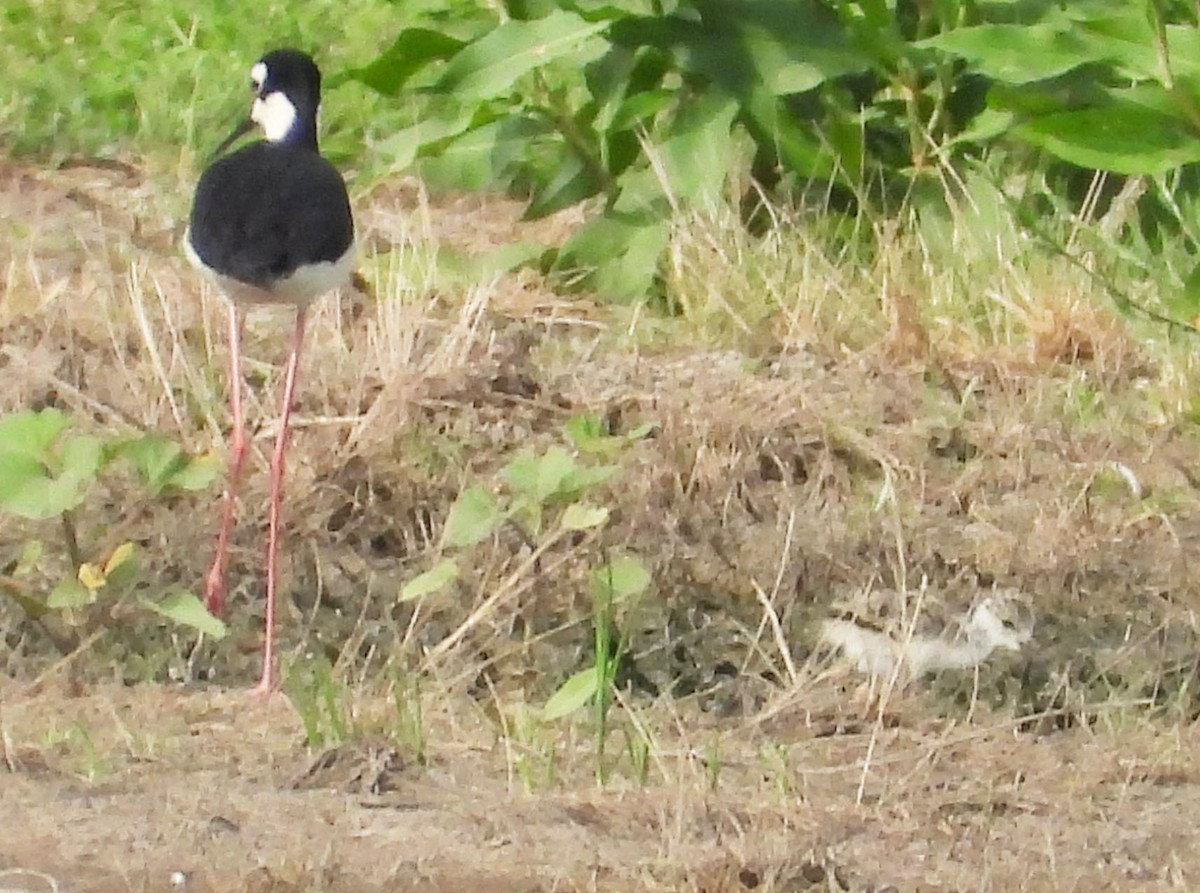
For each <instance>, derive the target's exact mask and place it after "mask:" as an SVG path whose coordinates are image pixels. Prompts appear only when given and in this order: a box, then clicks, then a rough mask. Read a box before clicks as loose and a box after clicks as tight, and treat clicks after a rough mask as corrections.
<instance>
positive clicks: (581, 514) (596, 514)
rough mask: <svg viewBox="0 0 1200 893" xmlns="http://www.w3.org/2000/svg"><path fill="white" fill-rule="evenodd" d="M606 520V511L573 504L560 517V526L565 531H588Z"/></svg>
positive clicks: (594, 506)
mask: <svg viewBox="0 0 1200 893" xmlns="http://www.w3.org/2000/svg"><path fill="white" fill-rule="evenodd" d="M607 520H608V509H606V508H603V507H601V506H596V505H587V504H586V503H582V502H573V503H571V504H570V505H569V506H567V509H566V511H564V512H563V515H562V522H561V523H562V526H563V527H565V528H566V529H567V530H590V529H591V528H593V527H599V526H600V525H601V524H603V523H604V522H605V521H607Z"/></svg>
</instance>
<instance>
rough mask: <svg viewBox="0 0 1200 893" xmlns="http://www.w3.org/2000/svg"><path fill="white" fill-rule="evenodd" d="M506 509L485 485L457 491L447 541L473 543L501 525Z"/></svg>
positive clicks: (467, 544) (456, 544)
mask: <svg viewBox="0 0 1200 893" xmlns="http://www.w3.org/2000/svg"><path fill="white" fill-rule="evenodd" d="M503 520H504V513H503V512H502V511H501V510H500V506H499V505H498V504H497V503H496V499H495V497H494V496H492V494H491V493H489V492H488V491H487V490H484V489H483V488H482V487H468V488H467V489H466V490H463V491H462V493H460V494H459V495H458V499H456V500H455V501H454V505H453V506H451V507H450V516H449V517H448V518H447V519H446V543H447V544H448V545H451V546H460V547H461V546H473V545H475V543H478V542H480V541H482V540H484V539H486V538H487V537H489V536H491V534H492V532H493V531H494V530H495V529H496V528H497V527H499V526H500V523H501V522H502V521H503Z"/></svg>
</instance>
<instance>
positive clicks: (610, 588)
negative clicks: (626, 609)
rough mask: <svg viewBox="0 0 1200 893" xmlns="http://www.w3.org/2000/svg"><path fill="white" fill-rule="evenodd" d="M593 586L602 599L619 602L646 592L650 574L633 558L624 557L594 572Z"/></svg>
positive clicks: (615, 559)
mask: <svg viewBox="0 0 1200 893" xmlns="http://www.w3.org/2000/svg"><path fill="white" fill-rule="evenodd" d="M592 584H593V586H594V587H595V589H596V591H597V593H599V594H600V595H601V596H602V597H605V598H606V599H607V600H610V601H616V602H619V601H623V600H624V599H627V598H630V597H632V596H635V595H640V594H641V593H643V592H645V591H646V588H647V587H648V586H649V585H650V572H649V571H647V570H646V568H645V567H643V566H642V563H641V562H640V561H638V560H637V559H636V558H634V557H633V556H631V555H622V556H620V557H618V558H614V559H613V560H612V561H610V562H608V563H607V564H604V565H601V566H600V567H598V568H596V569H595V570H593V571H592Z"/></svg>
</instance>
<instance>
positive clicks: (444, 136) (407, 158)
mask: <svg viewBox="0 0 1200 893" xmlns="http://www.w3.org/2000/svg"><path fill="white" fill-rule="evenodd" d="M474 115H475V109H474V107H472V106H469V105H465V104H447V103H442V104H440V105H439V106H438V108H437V109H436V110H435V111H434V112H433V113H431V114H429V115H425V116H422V117H421V118H420V120H419V121H418V123H416V124H414V125H412V126H411V127H404V128H401V129H400V130H398V131H396V132H395V133H393V134H391V135H390V136H388V137H386V138H384V139H382V140H380V141H379V144H378V145H377V146H375V148H374V152H375V154H377V155H378V156H379V157H380V158H381V159H384V160H386V161H387V162H388V163H389V164H390V165H391V166H393V167H395V168H397V169H398V170H404V169H406V168H408V167H409V166H411V165H412V164H413V162H415V161H416V160H417V157H418V155H419V154H420V152H421V150H422V149H423V148H425V147H427V146H431V145H434V144H438V143H441V142H443V141H445V140H448V139H451V138H452V137H455V136H458V135H459V134H461V133H462V132H463V131H465V130H466V129H467V128H468V127H470V126H471V124H472V119H473V118H474Z"/></svg>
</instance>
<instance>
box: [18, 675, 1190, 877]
mask: <svg viewBox="0 0 1200 893" xmlns="http://www.w3.org/2000/svg"><path fill="white" fill-rule="evenodd" d="M2 694H3V704H4V715H3V731H4V733H5V742H6V743H5V753H4V756H5V762H6V766H5V767H4V769H3V770H0V771H3V772H4V774H3V776H2V781H3V801H2V806H3V812H4V827H5V834H4V836H3V839H2V841H0V872H3V873H0V889H4V890H5V891H10V890H11V891H16V890H20V891H26V890H29V891H43V890H55V889H58V890H68V891H81V893H84V891H96V893H109V891H113V893H116V891H120V893H124V891H128V890H137V891H142V890H162V891H168V890H173V889H175V890H178V889H184V890H191V891H234V890H236V891H240V890H246V891H267V890H272V891H299V890H330V891H359V890H376V889H378V890H430V891H434V890H438V891H465V893H471V891H551V890H614V891H615V890H690V891H711V893H716V891H741V890H756V889H758V890H788V891H791V890H797V891H799V890H821V891H825V890H835V891H837V890H853V891H866V890H874V891H880V890H889V889H895V890H1047V891H1049V890H1156V889H1181V890H1186V889H1192V885H1193V884H1194V883H1195V878H1196V877H1197V873H1198V872H1200V863H1198V857H1197V854H1196V848H1195V845H1194V842H1195V841H1194V829H1195V827H1196V822H1197V821H1200V807H1198V806H1197V802H1198V801H1200V798H1198V797H1197V786H1198V784H1200V779H1198V778H1197V775H1196V771H1195V766H1196V760H1197V757H1198V756H1200V738H1198V736H1197V735H1196V734H1195V731H1194V730H1192V729H1189V730H1187V731H1186V732H1179V733H1175V734H1163V733H1161V732H1156V731H1154V730H1153V729H1149V728H1134V729H1121V730H1111V731H1104V732H1099V731H1096V730H1088V729H1075V730H1071V731H1069V732H1064V733H1056V734H1053V735H1038V734H1016V733H1015V732H1014V728H1013V724H1012V723H1011V722H1005V721H1003V720H999V721H996V720H995V719H994V718H991V717H989V718H988V719H986V720H976V721H975V722H974V723H972V724H969V725H959V724H954V723H944V724H930V723H920V724H918V725H917V726H911V725H908V724H907V723H906V724H905V725H904V726H903V727H898V728H892V729H884V730H876V735H875V736H873V735H872V734H871V733H872V729H871V727H870V726H869V725H868V726H867V727H866V728H865V729H860V730H859V731H857V732H855V733H848V734H839V735H822V734H821V733H819V732H817V731H816V730H815V729H814V727H812V726H808V727H806V726H805V724H804V723H803V722H802V721H801V720H800V716H802V715H803V714H802V711H801V709H800V706H799V705H793V707H792V708H791V711H790V712H791V719H790V721H789V722H787V723H786V724H785V725H786V728H785V726H784V725H779V724H777V725H776V726H775V727H774V728H772V729H771V736H770V737H771V739H772V741H774V742H776V743H775V744H772V745H770V747H771V748H777V750H773V751H772V753H773V756H772V758H771V759H770V760H768V758H767V753H768V749H767V745H765V743H764V741H765V738H764V736H763V735H762V734H761V733H749V732H747V731H746V730H742V731H741V732H740V733H734V734H732V735H729V736H728V737H726V739H725V742H726V743H725V744H724V745H723V747H722V759H723V762H724V765H725V768H724V770H723V771H722V772H721V775H720V779H719V781H718V782H717V783H716V784H715V785H714V786H712V787H710V786H709V784H708V782H707V780H706V779H707V773H706V771H705V768H704V766H703V765H702V764H703V761H704V759H705V758H704V754H703V751H702V750H700V749H699V748H697V747H695V744H694V742H690V741H689V740H687V738H686V737H683V736H681V739H680V740H678V741H674V742H663V744H664V751H663V755H662V759H663V761H664V762H665V764H666V775H667V779H663V780H657V781H654V782H652V783H650V784H647V785H645V786H639V785H633V784H631V783H629V782H627V781H622V780H620V779H618V780H616V781H615V782H613V783H611V784H610V785H608V786H607V787H605V788H603V789H599V788H597V787H596V786H595V784H594V782H590V781H589V780H588V778H587V775H586V773H585V772H576V773H573V774H572V775H569V776H568V777H564V778H562V779H561V780H560V781H559V782H558V783H556V784H554V785H552V786H550V787H548V788H547V789H544V790H538V791H535V792H532V793H529V792H526V791H524V790H523V789H522V788H521V786H520V785H519V784H516V783H514V782H513V780H512V776H511V769H512V767H511V765H506V760H505V748H504V747H503V746H502V745H501V744H500V743H499V742H498V741H497V739H496V736H495V735H494V734H490V733H489V732H488V731H487V730H486V729H485V728H483V727H482V725H480V726H479V727H476V728H464V727H463V726H462V725H461V724H459V725H457V726H456V727H455V728H453V730H451V729H450V728H449V727H446V728H443V727H442V726H441V723H440V722H438V721H435V726H436V728H437V731H436V732H435V734H434V738H435V740H441V741H444V743H442V744H434V745H433V746H432V747H431V749H430V753H429V755H428V761H427V763H426V765H424V766H415V765H406V764H405V762H404V760H403V758H402V757H401V755H399V754H397V753H395V752H393V751H390V750H389V749H388V748H387V746H386V745H379V746H375V747H372V746H371V745H370V744H366V743H360V744H354V745H345V746H343V748H342V749H341V750H338V751H336V752H330V753H325V754H319V755H314V754H313V753H312V752H310V751H309V750H307V749H306V748H305V747H304V743H303V735H302V733H301V729H300V727H299V723H298V722H297V719H296V716H295V714H294V713H293V712H292V711H291V710H290V709H289V706H288V703H287V700H286V699H285V698H284V697H283V696H275V697H274V698H272V699H270V700H269V701H264V700H256V699H254V698H251V697H249V696H247V695H246V694H244V693H241V692H212V691H210V692H196V691H187V690H184V689H180V688H172V687H168V686H144V687H137V688H132V689H131V688H125V687H114V686H100V687H97V688H95V689H91V690H89V691H88V692H87V693H86V694H82V695H71V694H67V693H64V692H61V691H55V690H44V691H41V692H37V693H33V692H29V691H23V690H21V687H20V686H17V685H15V684H13V683H7V684H5V686H4V688H3V690H2ZM797 714H799V716H797ZM83 729H86V730H87V731H86V736H87V737H86V746H85V741H84V740H83V739H82V737H81V736H82V735H83V732H79V735H75V734H73V731H72V730H83ZM442 732H444V733H445V738H441V735H440V733H442ZM872 751H873V752H872ZM773 764H786V765H787V766H788V767H789V772H788V774H789V778H790V781H789V782H788V783H785V782H784V781H783V779H782V778H781V777H780V775H779V770H778V767H777V765H773ZM860 785H861V787H862V794H861V802H858V801H859V796H860V795H859V793H858V791H859V787H860Z"/></svg>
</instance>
